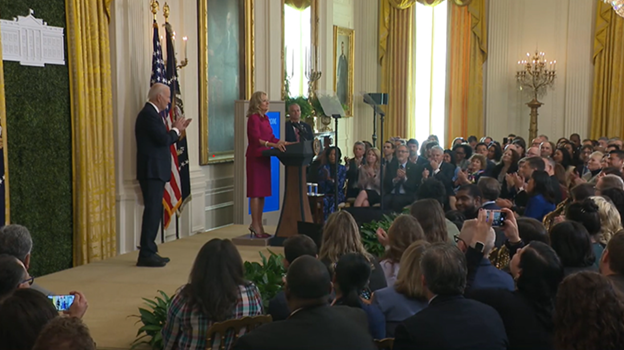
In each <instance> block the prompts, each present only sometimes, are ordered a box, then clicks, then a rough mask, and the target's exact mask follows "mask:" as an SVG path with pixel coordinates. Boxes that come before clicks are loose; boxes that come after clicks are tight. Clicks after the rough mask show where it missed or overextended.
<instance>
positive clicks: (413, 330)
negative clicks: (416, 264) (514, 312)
mask: <svg viewBox="0 0 624 350" xmlns="http://www.w3.org/2000/svg"><path fill="white" fill-rule="evenodd" d="M420 268H421V271H422V274H423V277H422V284H423V286H424V289H425V295H426V297H427V299H428V300H429V306H427V307H426V308H424V309H423V310H421V311H420V312H418V313H417V314H415V315H414V316H411V317H410V318H408V319H406V320H405V321H403V322H402V323H401V324H400V325H399V326H398V327H397V329H396V332H395V339H394V347H393V349H394V350H403V349H419V350H423V349H435V350H450V349H463V350H482V349H490V350H495V349H501V350H502V349H507V345H508V342H507V336H506V335H505V327H504V325H503V322H502V321H501V318H500V316H499V315H498V313H497V312H496V310H494V309H493V308H491V307H490V306H487V305H485V304H482V303H479V302H477V301H474V300H470V299H465V298H464V296H463V293H464V288H465V287H466V274H467V268H466V258H465V257H464V254H463V253H462V252H461V251H460V250H459V249H457V248H456V247H453V246H451V245H448V244H446V243H435V244H433V245H431V246H430V247H429V248H427V250H425V252H424V253H423V255H422V258H421V260H420Z"/></svg>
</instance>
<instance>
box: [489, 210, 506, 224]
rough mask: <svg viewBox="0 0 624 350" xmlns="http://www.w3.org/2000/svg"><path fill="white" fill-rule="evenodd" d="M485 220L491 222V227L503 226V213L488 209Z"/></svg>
mask: <svg viewBox="0 0 624 350" xmlns="http://www.w3.org/2000/svg"><path fill="white" fill-rule="evenodd" d="M486 221H487V222H491V223H492V227H499V226H503V224H504V223H505V213H503V212H502V211H500V210H488V211H487V218H486Z"/></svg>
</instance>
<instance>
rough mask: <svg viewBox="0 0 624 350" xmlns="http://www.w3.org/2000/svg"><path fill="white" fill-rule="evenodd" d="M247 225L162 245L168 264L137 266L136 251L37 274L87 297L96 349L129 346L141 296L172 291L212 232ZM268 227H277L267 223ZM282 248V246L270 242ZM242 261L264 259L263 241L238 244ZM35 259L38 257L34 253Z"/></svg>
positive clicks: (232, 232)
mask: <svg viewBox="0 0 624 350" xmlns="http://www.w3.org/2000/svg"><path fill="white" fill-rule="evenodd" d="M245 232H248V231H247V228H246V227H244V226H242V225H232V226H228V227H224V228H221V229H217V230H214V231H210V232H206V233H201V234H198V235H195V236H192V237H188V238H184V239H180V240H177V241H174V242H168V243H165V244H161V245H159V252H160V255H161V256H166V257H169V258H171V262H170V263H169V264H167V266H166V267H164V268H139V267H136V266H135V263H136V260H137V254H138V251H135V252H132V253H128V254H124V255H120V256H117V257H114V258H111V259H108V260H105V261H101V262H95V263H91V264H88V265H84V266H80V267H76V268H73V269H69V270H65V271H61V272H57V273H54V274H51V275H47V276H43V277H39V278H37V279H36V282H37V283H38V284H40V285H41V286H42V287H44V288H46V289H48V290H50V291H52V292H54V293H55V294H67V293H68V292H70V291H73V290H78V291H81V292H83V293H84V294H85V295H86V297H87V300H88V301H89V309H88V311H87V314H86V315H85V317H84V321H85V323H86V324H87V326H88V327H89V329H90V330H91V335H92V336H93V339H94V340H95V342H96V343H97V347H98V349H129V348H130V346H131V345H130V344H131V343H132V342H133V341H134V339H135V336H136V333H137V330H138V329H139V328H140V325H139V324H136V322H137V320H138V319H137V318H135V317H131V315H137V314H138V308H139V307H142V306H143V301H142V299H141V298H148V299H151V298H153V297H154V296H156V294H157V293H158V292H157V291H158V290H162V291H164V292H165V293H167V294H168V295H171V294H173V293H174V292H175V291H176V290H177V289H178V288H179V287H180V286H181V285H183V284H184V283H186V282H187V280H188V275H189V273H190V271H191V267H192V265H193V261H194V260H195V256H196V255H197V252H198V251H199V249H200V248H201V247H202V246H203V245H204V243H206V242H208V241H209V240H211V239H212V238H229V239H232V238H235V237H238V236H240V235H242V234H244V233H245ZM267 232H275V228H274V227H267ZM269 249H270V250H271V251H273V252H275V253H283V248H281V247H270V248H269ZM238 250H239V252H240V254H241V256H242V258H243V261H260V255H259V254H258V252H260V251H266V248H264V247H257V246H256V247H254V246H238ZM34 258H35V259H36V257H34Z"/></svg>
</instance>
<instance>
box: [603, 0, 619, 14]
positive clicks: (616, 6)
mask: <svg viewBox="0 0 624 350" xmlns="http://www.w3.org/2000/svg"><path fill="white" fill-rule="evenodd" d="M602 1H604V2H605V3H607V4H609V5H611V6H612V7H613V11H615V13H617V14H618V15H620V16H622V17H624V0H602Z"/></svg>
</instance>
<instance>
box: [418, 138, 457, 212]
mask: <svg viewBox="0 0 624 350" xmlns="http://www.w3.org/2000/svg"><path fill="white" fill-rule="evenodd" d="M443 158H444V150H443V149H442V147H440V146H434V147H432V148H431V152H430V155H429V163H428V164H424V165H422V166H419V167H418V169H416V174H415V175H416V186H421V185H422V183H423V182H424V180H426V179H428V178H429V177H433V178H435V179H436V180H438V181H440V182H441V183H442V184H443V185H444V188H445V189H446V195H447V198H446V199H445V202H444V203H445V206H446V204H447V203H449V198H448V197H451V196H452V195H453V176H454V175H455V168H454V167H453V165H451V164H449V163H444V161H443Z"/></svg>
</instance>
